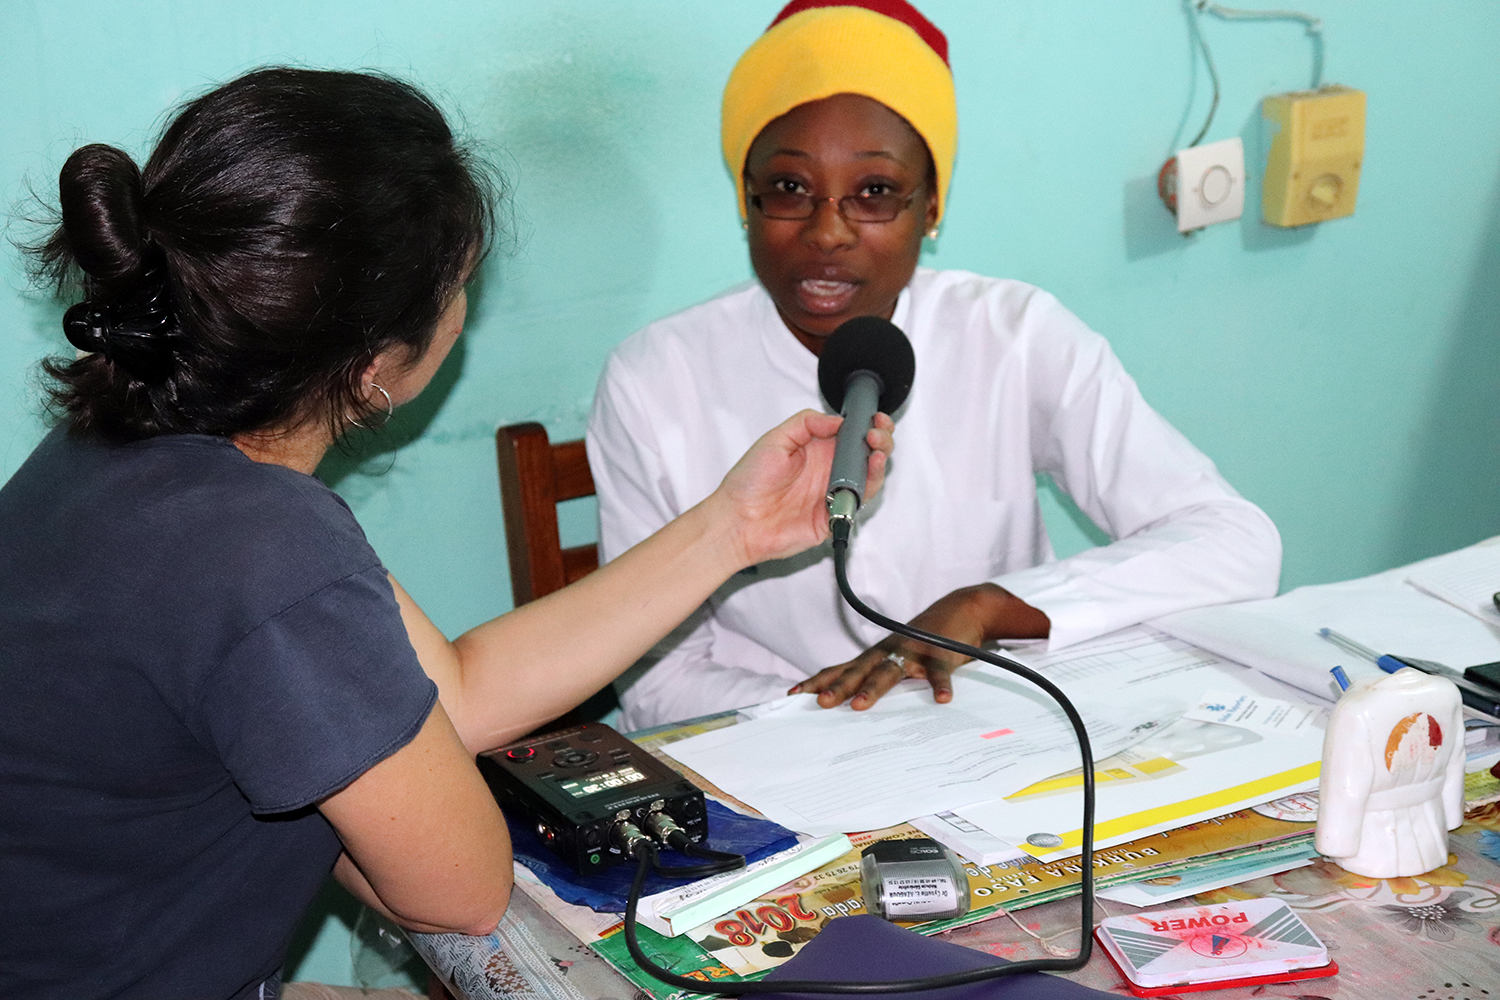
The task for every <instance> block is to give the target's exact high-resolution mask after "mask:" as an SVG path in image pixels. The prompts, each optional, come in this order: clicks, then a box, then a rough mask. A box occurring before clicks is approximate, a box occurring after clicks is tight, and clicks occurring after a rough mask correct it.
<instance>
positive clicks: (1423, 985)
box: [944, 805, 1500, 1000]
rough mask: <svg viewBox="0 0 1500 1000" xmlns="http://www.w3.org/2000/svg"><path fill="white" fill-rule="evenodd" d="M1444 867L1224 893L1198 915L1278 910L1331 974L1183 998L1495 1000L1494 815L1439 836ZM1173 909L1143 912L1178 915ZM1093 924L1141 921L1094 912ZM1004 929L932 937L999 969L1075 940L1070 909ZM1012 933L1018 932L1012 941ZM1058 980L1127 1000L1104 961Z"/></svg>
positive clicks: (1315, 871)
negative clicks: (1285, 910) (985, 957)
mask: <svg viewBox="0 0 1500 1000" xmlns="http://www.w3.org/2000/svg"><path fill="white" fill-rule="evenodd" d="M1448 849H1449V851H1450V855H1449V861H1448V864H1447V865H1445V866H1444V867H1442V868H1439V869H1437V870H1436V871H1431V872H1428V873H1427V874H1425V875H1419V876H1416V877H1415V878H1397V879H1371V878H1365V877H1364V876H1362V875H1351V874H1350V873H1348V872H1346V871H1344V870H1343V869H1342V868H1340V867H1338V866H1337V865H1335V864H1332V863H1330V862H1327V861H1319V862H1317V863H1315V864H1313V865H1312V866H1310V867H1307V868H1296V869H1293V870H1292V871H1289V872H1285V873H1283V874H1281V875H1275V876H1271V877H1268V878H1260V879H1255V880H1253V881H1250V882H1244V883H1241V884H1240V885H1237V886H1233V887H1231V888H1228V889H1218V890H1215V891H1214V892H1209V893H1202V894H1200V895H1198V896H1197V897H1195V899H1196V901H1197V902H1200V903H1223V902H1228V901H1230V900H1235V899H1249V898H1253V897H1260V896H1269V897H1273V898H1276V899H1280V900H1283V901H1285V902H1286V903H1287V905H1288V906H1290V907H1291V908H1292V909H1293V910H1295V911H1296V912H1297V914H1298V915H1299V916H1300V917H1302V919H1303V920H1304V921H1305V922H1306V923H1307V925H1308V926H1309V927H1311V928H1312V929H1313V931H1314V933H1316V934H1317V935H1318V936H1319V937H1321V938H1322V939H1323V941H1324V943H1325V944H1327V945H1328V951H1329V954H1330V955H1332V957H1333V959H1334V961H1336V962H1337V963H1338V965H1339V970H1340V971H1339V974H1338V975H1337V976H1333V977H1330V978H1327V979H1309V980H1302V981H1300V982H1292V983H1281V984H1277V985H1272V986H1259V987H1241V988H1236V989H1226V990H1214V991H1212V992H1204V993H1189V994H1185V996H1186V997H1190V998H1191V997H1203V998H1205V1000H1208V998H1215V1000H1241V998H1250V997H1254V998H1256V1000H1273V998H1297V1000H1320V998H1327V1000H1483V998H1494V1000H1500V805H1489V806H1482V807H1480V808H1479V809H1478V810H1476V811H1474V812H1471V813H1470V815H1469V821H1468V822H1466V823H1465V824H1464V825H1463V826H1462V827H1460V828H1459V829H1458V830H1457V831H1455V832H1454V833H1452V834H1450V835H1449V839H1448ZM1191 902H1192V900H1179V901H1178V902H1175V903H1167V904H1164V905H1163V906H1161V907H1148V908H1146V910H1147V911H1149V910H1151V909H1169V908H1172V907H1177V906H1185V905H1189V904H1190V903H1191ZM1103 906H1104V907H1106V908H1107V909H1105V910H1104V911H1103V912H1101V913H1098V914H1096V918H1095V919H1096V920H1097V919H1102V918H1103V917H1104V916H1110V915H1118V914H1120V913H1122V912H1130V913H1138V912H1142V911H1140V910H1137V909H1136V908H1134V907H1130V906H1126V905H1125V904H1122V903H1110V902H1107V901H1104V902H1103ZM1014 917H1015V921H1012V920H1010V919H1007V918H1003V917H1002V918H1001V919H999V920H989V921H986V922H984V923H982V924H974V925H971V926H969V927H961V928H958V929H957V930H953V931H949V932H948V933H947V934H945V935H944V937H945V938H946V939H947V940H949V941H953V942H956V943H958V944H963V945H967V946H969V947H971V948H978V949H980V950H981V951H986V952H989V953H990V954H992V955H996V956H999V957H1001V958H1006V959H1012V960H1017V959H1022V958H1036V957H1040V955H1041V954H1042V953H1043V948H1044V947H1047V946H1050V947H1053V948H1061V949H1065V950H1067V951H1071V950H1072V948H1073V946H1074V945H1075V943H1076V942H1077V939H1078V901H1077V900H1076V899H1074V900H1066V901H1060V902H1057V903H1050V904H1047V905H1044V906H1038V907H1035V908H1033V909H1029V910H1022V911H1020V912H1019V913H1016V914H1014ZM1023 927H1024V930H1023ZM1068 978H1069V979H1073V980H1076V981H1077V982H1080V983H1084V984H1086V985H1089V986H1093V987H1095V988H1096V989H1103V990H1112V991H1114V992H1117V993H1120V994H1121V995H1126V996H1128V995H1129V993H1128V991H1127V990H1126V989H1125V987H1124V986H1123V985H1122V982H1121V979H1120V976H1119V974H1118V973H1117V972H1116V971H1115V970H1114V968H1113V966H1111V965H1110V963H1109V960H1108V959H1107V958H1106V957H1105V956H1104V955H1103V954H1101V953H1100V951H1099V949H1097V948H1096V949H1095V950H1094V957H1093V959H1092V960H1091V961H1090V962H1089V964H1088V965H1087V966H1086V967H1085V968H1083V969H1082V970H1080V971H1079V972H1076V973H1072V974H1070V975H1069V976H1068Z"/></svg>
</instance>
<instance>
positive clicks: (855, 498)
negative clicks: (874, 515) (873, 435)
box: [828, 369, 884, 519]
mask: <svg viewBox="0 0 1500 1000" xmlns="http://www.w3.org/2000/svg"><path fill="white" fill-rule="evenodd" d="M883 389H884V386H883V385H882V384H881V381H880V376H878V375H876V374H875V373H874V372H872V371H868V370H866V369H860V370H859V371H856V372H854V373H853V374H851V375H850V376H849V379H848V381H847V382H846V383H845V384H844V410H843V417H844V425H843V426H842V427H840V428H839V436H838V440H837V441H836V442H835V443H834V448H833V468H832V469H831V470H830V471H829V475H828V511H829V515H830V517H831V518H834V519H839V518H843V519H852V518H853V515H854V511H856V510H858V509H859V507H860V504H862V503H864V499H865V478H866V476H867V474H868V472H869V467H870V447H869V445H867V444H865V435H866V434H867V433H868V432H869V430H870V424H871V423H872V422H874V420H875V413H876V411H877V410H878V409H879V408H880V393H881V392H882V391H883ZM841 494H852V496H841Z"/></svg>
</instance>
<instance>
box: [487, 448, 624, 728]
mask: <svg viewBox="0 0 1500 1000" xmlns="http://www.w3.org/2000/svg"><path fill="white" fill-rule="evenodd" d="M495 452H496V457H497V459H498V461H499V465H500V506H501V507H502V509H503V510H504V512H505V545H506V548H507V549H508V550H509V553H510V586H511V592H512V594H513V595H514V600H515V604H516V606H517V607H520V606H521V605H522V604H526V603H528V602H530V601H534V600H536V599H537V598H538V597H545V596H546V595H548V594H550V593H552V592H553V591H554V590H561V589H562V588H563V587H566V586H567V585H568V584H570V583H574V582H576V581H578V580H581V579H583V578H584V577H585V576H588V575H589V574H590V573H592V572H593V571H594V570H596V569H598V568H599V546H598V545H597V544H595V543H593V542H590V543H589V544H587V545H574V546H571V547H569V548H563V546H562V538H561V536H560V535H559V534H558V530H557V505H558V504H559V503H562V502H563V501H564V500H577V499H579V498H580V497H588V496H593V495H594V476H593V474H592V473H591V472H589V462H588V456H587V455H586V454H585V453H584V449H583V441H582V439H579V440H576V441H559V442H558V443H556V444H553V443H552V442H551V441H550V440H549V439H548V438H547V429H546V428H545V427H543V426H542V425H541V424H538V423H530V422H528V423H524V424H509V425H507V426H504V427H501V428H500V429H499V430H497V431H495ZM619 704H620V701H619V699H618V698H617V697H616V696H615V690H614V688H613V687H606V688H604V689H603V690H602V691H599V692H598V693H597V694H595V695H594V696H593V697H591V698H589V699H588V700H587V701H585V702H584V703H583V704H582V705H579V706H578V707H577V708H575V709H573V710H572V711H570V712H568V713H567V714H566V715H564V716H562V717H561V718H560V719H557V720H555V721H554V722H553V723H549V724H548V725H547V726H546V727H544V728H547V729H555V728H559V727H561V726H564V725H571V724H573V723H577V722H593V721H598V720H599V719H601V718H603V717H604V715H605V714H606V713H608V712H609V711H610V710H611V709H613V708H615V707H617V706H618V705H619Z"/></svg>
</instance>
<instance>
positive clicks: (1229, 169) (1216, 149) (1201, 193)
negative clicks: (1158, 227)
mask: <svg viewBox="0 0 1500 1000" xmlns="http://www.w3.org/2000/svg"><path fill="white" fill-rule="evenodd" d="M1244 210H1245V144H1244V143H1242V142H1241V141H1240V139H1239V137H1238V136H1236V137H1235V138H1233V139H1225V140H1224V141H1223V142H1211V143H1209V144H1208V145H1206V146H1193V147H1190V148H1188V149H1184V150H1180V151H1179V152H1178V153H1177V231H1178V232H1179V233H1186V232H1188V231H1190V230H1193V229H1202V228H1203V227H1204V226H1210V225H1213V224H1214V223H1215V222H1229V221H1231V220H1233V219H1238V218H1239V217H1240V215H1241V214H1243V213H1244Z"/></svg>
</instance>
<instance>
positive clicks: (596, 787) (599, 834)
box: [479, 722, 708, 875]
mask: <svg viewBox="0 0 1500 1000" xmlns="http://www.w3.org/2000/svg"><path fill="white" fill-rule="evenodd" d="M479 770H480V772H481V773H482V774H483V775H484V780H485V781H486V782H488V783H489V786H490V790H491V791H492V792H494V794H495V799H496V801H498V802H499V803H500V808H501V809H503V810H505V811H506V813H508V814H509V815H511V816H514V817H517V818H523V819H524V820H525V821H526V822H528V823H530V824H531V825H532V827H533V829H535V830H536V833H537V836H538V837H540V838H541V841H542V843H544V844H546V845H547V846H548V847H550V848H551V849H552V850H553V851H555V852H556V853H557V854H558V856H559V857H561V858H562V859H563V860H564V861H566V862H567V863H568V864H570V865H572V866H573V870H574V871H576V872H577V873H578V874H580V875H588V874H591V873H593V872H598V871H603V870H604V869H606V868H609V867H611V866H613V865H616V864H619V863H620V862H622V861H625V860H628V858H627V855H626V853H625V851H624V849H623V842H622V841H621V840H620V830H621V828H622V824H634V825H635V826H636V827H639V828H641V829H645V828H647V823H646V821H647V820H648V819H649V818H650V817H651V815H652V814H654V813H662V814H664V815H665V816H667V817H669V818H670V819H672V820H674V821H675V822H676V823H677V825H678V826H680V827H682V829H683V830H684V831H686V833H687V835H688V838H689V839H690V840H692V842H693V843H702V841H703V839H704V837H706V836H707V835H708V813H707V809H706V808H705V806H704V801H703V792H702V791H701V790H699V789H698V788H696V787H695V786H694V785H693V783H692V782H690V781H688V780H687V779H686V778H684V777H683V776H682V775H680V774H678V773H677V772H676V771H673V770H672V769H671V768H669V767H667V766H666V765H665V764H663V763H661V762H660V761H658V760H657V759H656V758H655V757H653V756H651V755H650V754H649V753H647V752H646V751H644V750H642V749H641V748H640V747H638V746H636V745H635V744H634V743H632V742H630V741H629V740H627V739H626V738H625V737H623V736H621V735H620V734H619V733H617V732H615V731H614V730H613V729H611V728H609V727H608V726H606V725H603V724H602V723H598V722H586V723H583V724H582V725H578V726H570V727H568V728H567V729H559V730H557V731H556V732H552V733H544V734H542V735H539V736H528V737H526V738H525V739H523V740H518V741H516V742H515V743H509V744H506V745H505V746H503V747H499V748H498V749H495V750H490V751H487V752H486V753H482V754H480V755H479Z"/></svg>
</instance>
